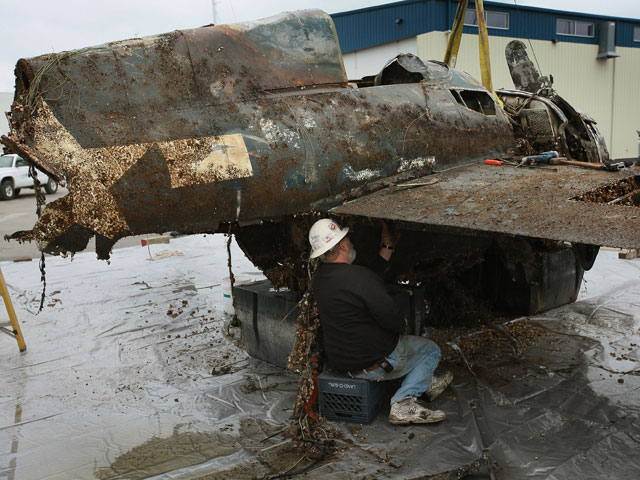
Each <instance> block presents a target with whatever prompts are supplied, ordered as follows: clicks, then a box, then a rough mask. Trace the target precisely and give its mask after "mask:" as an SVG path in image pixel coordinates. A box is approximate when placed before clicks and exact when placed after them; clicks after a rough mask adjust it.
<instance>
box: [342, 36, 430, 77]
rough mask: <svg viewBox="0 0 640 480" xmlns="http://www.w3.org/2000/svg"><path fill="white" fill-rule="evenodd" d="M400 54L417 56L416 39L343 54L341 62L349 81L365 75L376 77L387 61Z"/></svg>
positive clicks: (407, 39) (412, 38)
mask: <svg viewBox="0 0 640 480" xmlns="http://www.w3.org/2000/svg"><path fill="white" fill-rule="evenodd" d="M400 53H413V54H414V55H418V48H417V45H416V37H411V38H406V39H403V40H398V41H396V42H389V43H385V44H383V45H378V46H375V47H372V48H367V49H364V50H356V51H355V52H349V53H345V54H344V55H343V60H344V68H345V70H346V71H347V77H348V78H349V79H350V80H357V79H359V78H362V77H366V76H367V75H376V74H377V73H378V72H379V71H380V70H382V67H384V65H385V63H387V61H389V60H391V59H392V58H394V57H395V56H396V55H398V54H400Z"/></svg>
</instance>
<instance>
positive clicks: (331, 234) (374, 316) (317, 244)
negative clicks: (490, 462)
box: [309, 219, 453, 425]
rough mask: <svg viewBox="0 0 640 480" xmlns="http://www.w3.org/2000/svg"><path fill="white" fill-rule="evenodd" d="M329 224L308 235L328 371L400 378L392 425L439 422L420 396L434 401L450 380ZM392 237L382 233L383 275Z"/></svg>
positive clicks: (431, 347)
mask: <svg viewBox="0 0 640 480" xmlns="http://www.w3.org/2000/svg"><path fill="white" fill-rule="evenodd" d="M348 233H349V228H348V227H345V228H340V226H339V225H338V224H337V223H336V222H335V221H333V220H330V219H322V220H318V221H317V222H316V223H315V224H314V225H313V226H312V227H311V230H310V231H309V242H310V243H311V258H318V257H320V259H321V261H322V263H321V265H320V267H319V268H318V270H317V271H316V274H315V276H314V279H313V293H314V296H315V299H316V302H317V304H318V311H319V315H320V323H321V325H322V332H323V340H324V349H325V353H326V356H327V361H328V363H329V367H331V368H332V369H333V370H335V371H337V372H340V373H343V374H346V375H349V376H351V377H353V378H363V379H367V380H373V381H383V380H393V379H397V378H402V377H404V379H403V380H402V385H401V386H400V388H399V389H398V391H396V393H395V394H394V395H393V397H392V398H391V412H390V414H389V421H390V422H391V423H394V424H400V425H402V424H409V423H433V422H439V421H442V420H444V418H445V414H444V412H443V411H441V410H430V409H429V408H427V407H426V405H425V404H424V403H423V402H422V401H420V400H419V399H418V397H420V396H421V395H423V394H424V396H426V397H427V399H429V400H433V399H435V398H436V397H437V396H438V395H440V394H441V393H442V392H443V391H444V389H445V388H447V386H448V385H449V384H450V383H451V380H452V379H453V375H452V374H451V373H449V372H447V373H445V374H444V375H443V376H442V377H437V376H434V375H433V372H434V370H435V369H436V367H437V366H438V362H439V361H440V349H439V348H438V346H437V345H436V344H435V343H434V342H432V341H431V340H428V339H426V338H423V337H418V336H412V335H402V332H403V331H404V329H405V320H404V318H403V316H402V314H401V313H400V310H399V309H398V307H397V306H396V304H395V303H394V301H393V299H392V298H391V296H390V295H389V293H388V292H387V290H386V288H385V285H384V282H383V280H382V278H381V277H380V276H379V275H378V274H377V273H376V272H374V271H373V270H371V269H369V268H367V267H363V266H360V265H354V264H353V261H354V260H355V257H356V251H355V248H354V247H353V245H352V244H351V241H350V240H349V237H348V235H347V234H348ZM392 243H393V237H392V236H391V235H390V234H389V231H388V229H387V228H386V225H385V226H383V229H382V243H381V248H380V252H379V257H380V258H379V259H377V260H378V262H379V267H378V268H375V269H376V270H379V271H380V273H381V272H382V270H383V269H384V266H385V264H386V262H388V261H389V259H390V258H391V255H392V253H393V245H392Z"/></svg>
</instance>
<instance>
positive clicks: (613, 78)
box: [417, 32, 640, 158]
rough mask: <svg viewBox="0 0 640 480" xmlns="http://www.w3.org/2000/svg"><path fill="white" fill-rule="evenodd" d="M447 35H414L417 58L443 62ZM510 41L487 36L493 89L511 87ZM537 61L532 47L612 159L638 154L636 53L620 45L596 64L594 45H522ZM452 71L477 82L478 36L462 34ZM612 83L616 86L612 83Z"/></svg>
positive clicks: (639, 68)
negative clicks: (595, 127) (507, 55)
mask: <svg viewBox="0 0 640 480" xmlns="http://www.w3.org/2000/svg"><path fill="white" fill-rule="evenodd" d="M447 39H448V34H445V33H444V32H430V33H427V34H424V35H420V36H418V41H417V44H418V55H419V56H420V57H421V58H423V59H435V60H442V59H443V58H444V52H445V49H446V44H447ZM511 40H513V39H512V38H506V37H491V36H490V37H489V48H490V55H491V70H492V77H493V86H494V88H496V89H498V88H514V87H513V82H512V80H511V76H510V75H509V68H508V67H507V63H506V60H505V56H504V49H505V47H506V45H507V43H509V42H510V41H511ZM524 42H525V45H526V46H527V52H528V53H529V58H531V60H532V61H533V62H534V63H535V61H536V60H535V58H534V55H533V53H532V51H531V45H533V49H534V51H535V57H537V60H538V63H539V64H540V69H541V70H542V73H543V74H544V75H549V74H552V75H553V78H554V88H555V89H556V91H557V92H558V93H559V94H560V95H561V96H562V97H564V98H565V99H566V100H567V101H568V102H569V103H571V105H573V106H574V107H575V108H577V109H579V110H581V111H583V112H585V113H587V114H589V115H590V116H591V117H592V118H594V119H595V121H596V122H597V123H598V128H599V129H600V131H601V132H602V134H603V135H604V137H605V140H606V142H607V146H608V147H609V150H610V152H611V156H612V158H626V157H633V156H635V155H636V154H637V138H638V137H637V134H636V133H635V131H636V130H637V129H640V121H639V117H640V114H639V113H638V112H640V88H638V79H639V78H640V49H637V48H621V47H618V49H617V53H619V54H620V57H619V58H617V59H615V60H614V59H608V60H598V59H597V58H596V56H597V54H598V46H597V45H583V44H577V43H568V42H558V43H556V44H554V43H552V42H549V41H541V40H532V41H531V44H530V43H529V41H526V40H525V41H524ZM456 67H457V68H459V69H461V70H464V71H466V72H469V73H470V74H471V75H473V76H474V77H475V78H477V79H480V62H479V59H478V37H477V36H476V35H466V34H465V35H463V36H462V41H461V44H460V52H459V55H458V61H457V64H456ZM614 82H615V85H614Z"/></svg>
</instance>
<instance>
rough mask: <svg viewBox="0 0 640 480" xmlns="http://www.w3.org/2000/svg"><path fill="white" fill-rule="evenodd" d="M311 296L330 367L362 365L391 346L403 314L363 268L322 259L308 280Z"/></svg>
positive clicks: (345, 369) (342, 369)
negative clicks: (311, 280) (318, 317)
mask: <svg viewBox="0 0 640 480" xmlns="http://www.w3.org/2000/svg"><path fill="white" fill-rule="evenodd" d="M313 294H314V296H315V299H316V302H317V304H318V311H319V314H320V323H321V325H322V332H323V338H324V350H325V353H326V356H327V360H328V363H329V366H330V367H331V368H332V369H334V370H337V371H339V372H348V371H350V372H354V371H359V370H362V369H363V368H368V367H370V366H371V365H373V364H374V363H376V362H377V361H378V360H381V359H382V358H383V357H385V356H387V355H389V354H390V353H391V352H392V351H393V349H394V348H395V347H396V345H397V343H398V337H399V334H400V333H401V332H403V331H404V327H405V322H404V318H403V316H402V314H401V312H400V310H399V309H398V307H397V306H396V304H395V303H394V301H393V299H392V298H391V296H390V295H389V294H388V293H387V290H386V288H385V286H384V282H383V281H382V278H380V277H379V276H378V275H377V274H376V273H374V272H373V271H372V270H370V269H369V268H367V267H363V266H360V265H350V264H348V263H323V264H322V265H320V267H319V268H318V270H317V271H316V274H315V276H314V278H313Z"/></svg>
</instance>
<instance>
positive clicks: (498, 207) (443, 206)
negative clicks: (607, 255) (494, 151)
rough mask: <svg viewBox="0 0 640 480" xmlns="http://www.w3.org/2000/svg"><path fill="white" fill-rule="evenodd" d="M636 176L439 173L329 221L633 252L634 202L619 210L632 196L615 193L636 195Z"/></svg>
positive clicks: (484, 170)
mask: <svg viewBox="0 0 640 480" xmlns="http://www.w3.org/2000/svg"><path fill="white" fill-rule="evenodd" d="M639 175H640V168H631V169H624V170H622V171H619V172H604V171H597V170H587V169H580V168H575V167H563V166H559V167H558V168H557V169H556V171H553V170H542V169H530V168H515V167H507V166H503V167H496V166H489V165H485V164H484V163H476V164H473V165H468V166H464V167H460V168H454V169H451V170H448V171H444V172H440V173H437V174H435V176H436V178H438V182H437V183H434V184H432V185H427V186H422V187H416V188H413V189H408V190H406V189H405V190H401V189H396V190H395V191H393V192H392V191H390V190H382V191H379V192H376V193H373V194H371V195H368V196H366V197H362V198H359V199H356V200H354V201H351V202H349V203H346V204H344V205H341V206H339V207H336V208H334V209H332V210H331V213H334V214H339V215H354V216H364V217H372V218H381V219H386V220H396V221H403V222H411V223H416V224H420V225H422V226H424V228H425V229H441V228H444V229H454V230H458V231H460V232H463V231H466V232H467V233H469V232H470V231H479V232H488V233H503V234H514V235H522V236H526V237H539V238H544V239H549V240H558V241H568V242H577V243H587V244H593V245H602V246H609V247H617V248H638V247H640V208H639V207H638V206H637V205H638V202H637V201H636V203H635V205H620V203H621V202H616V198H620V197H622V196H624V195H625V193H626V195H627V198H630V197H633V196H634V195H633V194H630V193H629V192H625V191H619V192H617V189H616V184H618V183H619V182H622V183H624V184H629V185H632V186H634V188H636V189H638V188H639V187H640V176H639ZM432 178H433V177H432V176H430V177H427V178H425V179H424V180H429V179H432ZM419 182H420V181H419V180H416V181H413V182H412V183H419Z"/></svg>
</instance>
